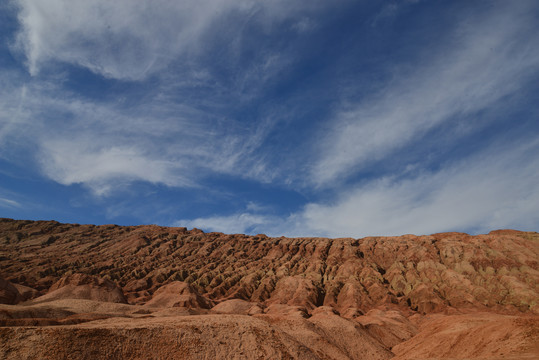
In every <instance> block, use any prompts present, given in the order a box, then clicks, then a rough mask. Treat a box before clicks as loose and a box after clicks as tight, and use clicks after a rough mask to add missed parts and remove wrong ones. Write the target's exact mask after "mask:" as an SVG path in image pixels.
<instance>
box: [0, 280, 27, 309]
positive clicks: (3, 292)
mask: <svg viewBox="0 0 539 360" xmlns="http://www.w3.org/2000/svg"><path fill="white" fill-rule="evenodd" d="M21 300H22V296H21V294H20V293H19V290H17V288H16V287H15V286H14V285H13V284H12V283H10V282H9V281H7V280H5V279H2V278H0V304H10V305H14V304H16V303H18V302H20V301H21Z"/></svg>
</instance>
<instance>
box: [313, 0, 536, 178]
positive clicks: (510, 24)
mask: <svg viewBox="0 0 539 360" xmlns="http://www.w3.org/2000/svg"><path fill="white" fill-rule="evenodd" d="M497 5H498V6H496V7H493V9H489V10H488V11H487V12H486V13H485V14H481V15H480V16H475V15H477V14H475V13H474V16H470V15H469V16H468V17H465V18H463V19H461V21H460V23H459V24H458V25H457V26H456V30H455V31H454V33H453V35H452V36H451V37H449V38H448V39H445V41H444V43H443V44H442V45H438V46H436V47H435V49H436V50H435V53H434V54H426V55H425V57H424V58H426V59H425V60H421V61H419V63H418V64H417V66H415V67H414V69H413V70H407V71H401V72H399V73H397V75H396V78H395V79H394V80H393V81H391V82H390V83H388V84H387V85H386V87H385V88H383V89H382V90H381V91H379V92H378V93H376V94H374V95H371V96H368V97H367V98H366V99H364V100H362V101H360V102H359V104H349V105H344V106H343V107H342V108H341V109H340V110H338V111H337V113H336V118H335V120H334V122H333V124H332V129H331V130H330V131H329V134H327V135H326V134H324V140H323V141H322V142H321V146H320V148H319V149H318V158H317V159H316V160H315V164H314V166H313V168H312V172H311V174H312V178H313V180H314V183H315V184H316V185H317V186H329V185H330V184H332V183H334V182H335V181H336V180H338V179H339V178H346V177H348V176H351V175H354V174H357V173H358V172H360V171H362V170H363V169H364V168H365V167H367V166H369V165H372V164H373V163H376V162H378V161H381V160H383V159H385V158H387V157H388V156H391V155H392V154H394V153H395V152H396V151H399V149H403V148H404V147H405V146H407V145H409V144H410V143H412V142H414V141H419V140H420V139H421V138H422V136H424V135H425V134H427V133H428V131H430V130H432V129H434V128H436V127H439V126H441V125H443V124H445V123H452V124H454V125H457V122H460V123H461V125H463V126H464V127H466V128H468V130H469V131H473V129H477V128H480V127H481V126H482V124H480V123H479V122H477V121H476V120H474V119H473V115H474V114H476V113H477V112H479V111H481V110H483V109H487V108H489V107H492V106H493V105H495V104H496V103H497V102H498V101H500V100H501V99H502V98H503V97H505V96H507V95H510V94H514V93H516V92H517V91H518V90H519V89H521V87H523V86H525V84H526V83H527V82H528V81H529V79H530V76H531V75H533V74H535V73H537V71H538V70H539V48H538V47H537V46H534V44H533V43H534V41H535V40H534V38H533V36H530V33H529V31H530V29H533V27H534V25H533V24H534V21H535V19H534V16H533V14H534V12H533V11H531V10H533V8H534V5H533V3H531V2H526V1H522V2H518V3H511V4H509V3H503V2H501V3H500V2H498V3H497ZM451 135H454V134H451Z"/></svg>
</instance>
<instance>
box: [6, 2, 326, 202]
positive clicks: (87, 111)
mask: <svg viewBox="0 0 539 360" xmlns="http://www.w3.org/2000/svg"><path fill="white" fill-rule="evenodd" d="M12 4H15V5H16V6H17V8H18V11H19V12H18V19H19V25H20V28H19V32H18V34H17V38H16V42H15V43H14V46H13V47H12V48H13V49H15V50H16V51H18V53H19V55H23V56H24V57H25V58H26V65H27V68H28V70H29V73H30V74H31V76H30V77H28V76H25V74H13V72H10V71H4V72H2V73H1V74H0V82H2V84H3V85H5V86H4V87H3V89H2V90H0V92H2V94H3V96H2V99H1V100H0V117H1V123H0V125H1V126H2V130H3V131H2V134H0V149H1V150H2V151H1V152H0V156H3V157H4V158H8V157H10V158H11V159H12V160H13V159H14V158H13V155H14V154H16V156H17V157H19V158H20V157H21V156H23V158H24V160H25V161H30V162H32V161H33V162H34V163H36V164H37V166H38V167H39V170H40V171H41V172H42V174H43V175H45V176H46V177H48V178H50V179H52V180H54V181H56V182H58V183H60V184H64V185H71V184H83V185H85V186H87V187H88V188H90V189H91V190H92V191H93V193H94V194H99V195H106V194H108V193H109V192H110V191H111V190H112V189H114V188H115V187H116V185H115V184H124V185H125V184H128V183H129V182H132V181H147V182H150V183H153V184H164V185H167V186H176V187H185V186H187V187H189V186H197V182H198V181H199V180H200V179H201V178H203V177H204V176H205V175H207V174H233V175H236V176H238V175H239V176H240V177H247V178H257V179H262V181H269V180H270V179H271V178H272V177H273V175H272V172H270V171H268V170H267V164H266V163H265V160H264V156H259V154H255V153H256V151H257V149H258V148H259V147H260V146H261V144H262V142H263V141H264V138H265V136H266V135H267V133H268V132H270V131H271V130H272V129H273V127H274V126H275V124H276V122H278V119H276V118H275V117H274V116H272V115H271V114H270V115H267V116H264V115H262V118H263V119H262V120H260V121H257V122H252V123H248V122H245V121H243V122H242V121H239V120H238V119H236V118H235V117H234V116H233V115H232V116H231V115H230V114H231V113H234V112H235V111H237V109H236V107H239V106H241V105H243V104H245V102H248V101H250V99H253V98H256V97H257V96H259V95H260V92H261V91H263V89H264V86H265V84H267V83H268V82H271V81H272V79H273V78H275V77H276V76H277V75H278V74H279V71H280V70H281V69H282V68H284V67H286V66H288V64H289V62H290V59H289V58H288V57H287V55H285V54H282V53H280V52H279V51H278V49H272V48H269V47H268V48H267V49H266V50H265V51H263V52H256V53H252V52H250V50H247V51H245V49H244V44H243V41H244V38H246V37H248V36H249V34H250V32H251V31H250V30H252V29H256V30H257V31H259V32H261V33H262V34H271V33H272V31H273V30H272V29H274V28H275V26H277V25H278V24H280V23H281V22H282V21H288V23H292V24H294V23H295V22H301V21H303V20H304V19H305V17H304V15H305V14H307V13H309V12H310V11H315V10H316V9H318V8H320V7H322V4H321V2H310V3H309V4H300V3H299V2H288V1H286V2H285V1H280V0H279V1H275V2H269V3H259V2H256V1H251V0H242V1H238V2H231V1H220V0H204V1H199V2H183V1H180V2H175V1H165V0H160V1H141V2H137V4H133V3H132V2H129V1H123V0H122V1H116V2H109V1H100V0H99V1H92V2H87V1H63V0H44V1H35V0H17V1H13V2H12ZM240 20H241V21H240ZM222 42H224V43H225V44H227V45H226V46H225V45H223V44H222ZM229 45H230V46H229ZM244 52H247V53H248V54H249V55H248V56H247V57H246V56H245V55H244V54H243V53H244ZM216 54H218V58H219V61H217V62H215V61H213V60H214V59H215V57H216ZM245 57H246V58H245ZM66 64H67V65H72V66H74V67H76V68H84V69H88V70H90V71H91V72H92V73H94V76H95V78H96V79H98V81H100V82H102V83H107V82H108V83H107V84H113V85H114V84H115V85H114V86H118V87H120V88H121V89H123V90H124V91H121V92H120V93H119V94H116V93H114V92H113V91H110V92H109V93H108V95H110V97H104V98H99V99H95V98H93V97H92V96H87V94H86V93H85V92H84V89H82V91H81V90H79V89H73V88H72V87H70V86H71V85H72V83H70V81H71V80H70V78H69V77H70V75H69V73H68V72H69V71H70V70H66V67H65V65H66ZM43 69H47V70H46V71H41V70H43ZM84 76H86V77H87V78H88V80H87V81H88V82H89V83H92V82H93V81H95V79H93V78H91V77H89V75H84ZM152 77H153V78H152ZM152 79H153V80H152ZM118 81H119V82H120V83H118ZM125 81H128V83H129V84H130V85H129V86H127V85H125V83H124V82H125ZM122 83H123V84H122ZM70 84H71V85H70ZM111 86H112V85H111ZM125 90H127V91H125ZM120 94H121V95H120ZM134 98H139V100H138V101H134V100H133V99H134ZM258 115H259V116H260V114H258Z"/></svg>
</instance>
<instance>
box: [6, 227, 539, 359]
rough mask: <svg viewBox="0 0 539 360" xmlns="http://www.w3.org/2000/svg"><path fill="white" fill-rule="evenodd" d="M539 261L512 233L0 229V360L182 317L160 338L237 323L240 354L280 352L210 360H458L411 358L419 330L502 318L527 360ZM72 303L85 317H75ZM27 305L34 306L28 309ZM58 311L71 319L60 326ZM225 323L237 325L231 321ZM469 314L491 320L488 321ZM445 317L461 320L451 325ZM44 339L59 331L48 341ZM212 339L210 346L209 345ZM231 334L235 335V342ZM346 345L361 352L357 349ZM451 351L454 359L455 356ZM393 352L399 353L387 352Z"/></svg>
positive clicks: (527, 238) (537, 240)
mask: <svg viewBox="0 0 539 360" xmlns="http://www.w3.org/2000/svg"><path fill="white" fill-rule="evenodd" d="M538 261H539V234H537V233H530V232H519V231H513V230H500V231H493V232H491V233H489V234H488V235H478V236H470V235H467V234H462V233H441V234H434V235H429V236H414V235H404V236H399V237H369V238H363V239H348V238H347V239H325V238H284V237H281V238H269V237H266V236H265V235H257V236H246V235H225V234H221V233H204V232H202V231H200V230H197V229H193V230H187V229H185V228H165V227H158V226H136V227H122V226H116V225H104V226H94V225H76V224H75V225H73V224H60V223H57V222H54V221H46V222H44V221H39V222H32V221H14V220H10V219H2V220H0V271H1V273H0V274H1V277H3V278H4V279H6V280H8V281H9V282H10V283H11V284H13V286H14V287H15V288H16V289H17V293H15V292H13V291H12V289H11V288H9V289H11V290H8V286H7V285H6V286H4V290H3V294H4V297H3V298H5V299H6V300H4V301H3V302H4V303H11V304H12V305H4V307H3V308H2V309H0V313H2V314H3V316H2V319H3V324H4V325H5V326H9V328H4V330H3V331H4V333H3V334H2V336H3V338H4V339H5V340H4V343H3V349H4V351H7V352H5V354H9V353H10V351H11V352H13V354H19V353H20V352H21V351H31V348H29V349H26V350H24V349H23V348H22V347H16V346H15V347H14V348H13V349H11V348H10V347H9V344H10V343H11V344H13V343H15V342H16V341H15V339H16V338H17V337H19V336H23V337H24V336H30V335H29V333H28V332H30V333H32V334H33V335H32V336H35V331H34V332H33V330H28V328H26V327H25V326H26V325H38V326H41V329H42V332H40V334H41V336H43V338H42V339H41V340H42V341H47V342H49V341H51V340H50V339H49V338H48V337H50V336H52V335H51V334H56V335H55V336H60V337H62V336H68V337H69V334H70V331H75V330H73V329H72V330H69V329H70V328H69V326H72V327H73V326H75V327H76V329H77V330H76V331H78V332H83V333H85V331H86V333H85V334H89V333H92V332H91V331H90V330H88V329H93V330H92V331H94V332H95V331H97V330H96V328H95V327H96V326H97V329H99V331H105V330H104V329H106V331H105V332H104V333H99V334H101V335H99V336H104V338H107V337H109V336H110V339H112V338H114V337H118V336H120V335H119V334H118V332H117V331H114V330H111V328H115V326H116V325H113V322H111V321H112V320H111V319H114V318H115V319H116V322H115V323H116V324H119V323H123V324H124V325H122V326H123V327H122V329H123V330H122V331H123V332H122V334H123V335H121V336H124V337H127V338H131V337H133V336H134V337H135V338H136V336H138V335H136V331H135V335H133V334H134V333H133V332H130V330H129V329H130V328H131V327H133V326H135V328H137V326H136V325H133V324H139V326H142V324H143V323H142V322H141V323H137V321H139V322H140V321H141V318H144V319H146V318H149V317H151V318H152V319H153V320H152V321H153V322H156V321H157V322H159V321H158V320H156V319H159V318H160V317H159V316H158V315H159V314H160V316H161V315H162V316H164V315H163V314H165V315H166V316H165V317H167V318H168V317H170V316H172V315H177V316H179V318H176V317H175V320H174V321H173V322H171V323H169V325H170V324H172V323H175V324H177V325H174V326H172V325H171V326H172V327H171V328H170V331H171V333H167V334H168V335H166V336H171V337H172V338H174V337H176V336H178V333H177V332H178V331H179V332H182V331H184V332H185V331H187V332H188V333H189V334H190V335H189V336H191V337H192V336H194V338H197V336H198V335H197V334H201V333H200V332H199V331H202V330H200V329H199V330H197V331H195V333H192V332H189V331H188V329H189V328H190V327H189V326H190V325H189V326H188V325H187V323H189V321H190V320H189V321H188V320H186V318H185V316H189V315H190V316H192V315H197V317H198V318H199V320H200V321H201V322H200V323H201V324H202V325H204V324H206V325H204V326H206V330H204V331H206V332H208V334H209V333H212V334H213V332H215V329H214V328H213V327H212V326H213V325H215V324H217V323H221V322H224V324H229V322H231V323H234V321H237V322H239V323H241V324H243V325H241V326H240V325H235V326H236V327H235V328H236V329H238V328H242V326H244V327H246V328H248V329H257V330H256V331H254V330H253V331H251V332H250V331H249V330H245V331H246V333H250V334H251V336H252V339H251V340H252V341H251V340H249V341H251V342H252V343H251V342H249V341H247V340H246V341H245V344H246V345H245V346H247V348H248V347H249V346H254V347H256V346H255V345H256V343H257V341H259V340H260V339H259V338H267V339H270V340H268V341H270V342H271V341H275V343H272V344H273V345H272V346H269V347H268V348H267V349H266V348H264V349H265V350H264V351H265V352H260V351H262V350H260V349H259V350H260V351H258V350H256V351H255V350H253V349H251V350H252V351H251V350H249V351H251V352H249V351H247V348H244V347H242V346H240V348H241V349H240V348H238V349H236V348H235V347H234V346H239V345H237V344H235V345H234V346H232V345H231V344H230V343H229V340H230V339H229V338H227V337H226V336H225V337H223V336H224V335H223V334H221V335H216V334H213V335H211V337H212V340H211V341H210V340H208V341H210V343H212V344H213V342H212V341H217V340H216V339H220V340H219V341H221V342H222V344H221V345H219V344H218V343H217V344H213V345H211V346H210V345H208V346H209V348H208V349H210V350H208V349H206V352H205V353H204V352H203V353H201V354H208V351H210V352H211V351H216V350H215V348H216V347H217V348H219V346H221V347H222V349H221V350H222V351H225V348H226V349H228V350H226V351H229V352H228V353H227V352H226V351H225V352H223V354H225V353H227V354H239V352H240V351H246V353H245V354H247V353H248V354H250V355H245V356H244V357H241V356H240V357H239V358H256V356H259V357H260V356H261V357H262V358H287V356H289V358H317V357H318V358H352V359H355V358H361V356H363V357H365V356H366V357H367V358H373V359H374V358H380V359H382V358H384V359H385V358H391V357H392V356H394V355H399V356H401V358H414V356H415V357H417V356H419V355H418V354H421V356H425V358H427V357H429V356H430V357H437V356H442V357H445V356H450V355H451V356H453V357H455V356H454V355H455V354H454V353H453V354H451V353H448V354H438V353H436V351H441V350H440V349H441V348H440V347H432V349H431V350H425V351H424V353H421V352H419V353H417V351H416V350H417V349H418V346H417V345H414V347H412V348H411V347H410V346H411V345H410V346H408V347H407V344H415V343H413V341H416V342H418V341H419V342H420V341H423V342H425V340H421V339H422V338H425V337H426V338H429V337H433V336H435V334H434V333H428V334H425V333H424V331H427V330H425V329H424V328H422V326H423V325H424V324H428V323H429V321H430V322H431V323H433V324H434V323H435V324H438V327H437V328H436V329H438V330H437V331H442V333H443V332H444V330H443V329H444V326H447V327H449V328H450V327H451V326H453V325H451V324H453V323H454V322H455V321H456V322H458V321H461V322H462V321H464V322H466V321H468V320H466V319H472V318H473V317H475V318H474V319H475V320H473V321H472V320H470V321H471V322H468V323H467V324H469V325H470V326H469V328H467V327H466V326H460V327H458V328H459V329H461V330H462V329H464V328H466V329H468V330H469V331H471V332H473V331H475V330H474V329H475V327H474V326H486V328H487V329H488V326H490V325H489V324H490V322H489V321H494V320H492V319H494V318H496V317H499V318H496V319H497V320H496V321H505V322H507V324H508V325H507V327H506V329H511V326H513V325H514V324H516V322H515V321H517V320H518V321H520V320H519V319H521V318H522V317H524V318H525V319H526V321H525V324H526V325H525V326H524V325H523V326H520V327H519V326H516V325H514V329H513V330H514V331H513V332H512V334H520V335H518V336H520V337H518V336H517V335H515V336H517V338H518V341H517V340H515V341H516V342H518V344H521V345H518V346H517V345H514V344H513V343H512V344H513V345H514V347H515V349H517V350H514V352H516V353H519V351H520V352H522V351H524V352H526V351H532V350H533V349H532V350H530V346H531V345H530V344H533V343H534V342H535V340H536V339H537V331H538V330H537V329H538V326H537V314H539V306H538V302H539V301H538V299H539V271H538ZM8 284H9V283H8ZM10 291H11V292H10ZM8 298H9V299H8ZM66 299H71V300H70V301H71V303H69V304H70V305H69V306H68V305H66V304H65V303H63V304H64V305H62V306H59V305H58V304H62V301H64V302H65V301H66ZM75 299H78V300H77V301H78V302H77V303H76V304H78V305H73V304H74V303H73V301H75ZM24 300H26V301H27V302H23V303H21V301H24ZM88 301H93V302H96V303H99V304H103V303H108V304H112V303H114V304H116V305H114V306H116V308H114V309H115V310H114V311H112V310H110V311H105V310H103V308H102V306H103V305H99V306H101V308H100V307H99V306H97V305H93V307H90V308H88V306H89V305H88V303H87V302H88ZM16 303H19V304H18V305H14V304H16ZM82 303H84V304H86V305H84V306H82V305H81V304H82ZM110 306H112V305H110ZM70 307H71V308H70ZM47 309H48V310H47ZM51 309H52V310H51ZM61 309H63V310H65V311H67V312H66V313H61ZM66 309H67V310H66ZM141 309H142V310H141ZM166 309H168V310H166ZM171 309H175V310H174V311H172V310H171ZM47 311H49V312H47ZM51 311H52V313H54V314H55V315H54V316H53V315H51ZM171 311H172V313H171ZM119 313H120V314H122V316H121V317H118V316H117V315H118V314H119ZM114 314H116V315H114ZM171 314H172V315H171ZM216 314H220V315H216ZM223 314H229V315H227V316H232V317H233V318H227V319H228V320H223V316H224V315H223ZM472 314H491V315H489V316H491V318H490V319H491V320H488V319H487V318H482V317H481V316H482V315H472ZM113 315H114V316H113ZM438 316H444V319H445V318H448V319H450V318H451V317H454V318H455V319H458V320H452V321H453V323H451V324H446V325H443V324H444V323H443V319H441V320H440V319H439V318H438ZM459 316H461V317H459ZM462 316H465V317H464V318H462ZM120 318H121V320H118V319H120ZM31 319H33V320H31ZM36 319H42V320H36ZM43 319H45V320H43ZM451 319H453V318H451ZM478 319H482V320H478ZM285 320H286V321H285ZM107 321H108V323H107ZM152 321H150V322H149V323H152ZM436 321H438V322H436ZM100 322H104V323H100ZM127 323H129V324H132V325H129V326H127V325H126V324H127ZM70 324H72V325H70ZM76 324H78V325H76ZM96 324H98V325H96ZM99 324H101V325H99ZM178 324H179V325H178ZM181 324H183V325H181ZM189 324H191V323H189ZM212 324H213V325H212ZM264 324H266V325H264ZM440 324H442V325H440ZM510 324H513V325H510ZM42 326H52V328H47V329H48V330H46V331H45V328H43V327H42ZM54 326H56V327H54ZM182 326H183V327H182ZM204 326H203V327H204ZM215 326H217V325H215ZM219 326H221V325H219ZM222 326H223V327H226V326H228V325H222ZM230 326H231V327H232V325H230ZM268 326H269V327H268ZM150 328H151V326H150ZM429 328H432V326H430V327H429ZM62 329H63V330H62ZM84 329H86V330H84ZM182 329H183V330H182ZM211 329H213V330H211ZM470 329H471V330H470ZM210 330H211V331H210ZM468 330H467V331H468ZM88 331H90V332H88ZM145 331H147V332H148V333H146V332H144V331H143V332H141V333H140V336H141V337H140V339H139V340H140V341H143V340H141V339H143V338H144V336H148V341H149V339H151V337H152V335H151V333H152V331H151V330H148V329H146V330H145ZM160 331H162V329H161V330H160ZM193 331H194V330H193ZM204 331H202V335H200V336H202V338H203V337H204V336H206V335H208V334H206V335H204ZM226 331H228V332H230V331H232V333H234V334H236V332H235V331H236V330H234V331H233V330H230V329H228V330H226ZM430 331H434V330H432V329H431V330H430ZM462 331H463V330H462ZM57 332H60V333H61V334H63V335H58V334H60V333H58V334H57ZM266 332H268V333H267V334H266ZM336 332H337V334H336ZM25 334H26V335H25ZM92 334H93V333H92ZM96 334H97V333H96ZM103 334H108V335H103ZM256 334H258V335H256ZM263 334H266V335H263ZM268 334H269V335H268ZM203 335H204V336H203ZM498 335H499V336H502V337H503V336H505V335H504V334H501V335H500V334H498ZM91 336H94V335H91ZM95 336H98V335H95ZM121 336H120V337H121ZM163 336H164V338H166V336H165V335H163ZM185 336H187V335H185ZM189 336H187V338H189ZM200 336H199V337H200ZM208 336H209V335H208ZM230 336H232V337H234V336H235V335H234V336H233V335H230ZM238 336H239V335H238ZM332 336H333V337H335V336H336V337H335V338H332ZM45 338H47V339H48V340H45ZM346 338H356V339H357V338H361V339H363V340H361V345H357V346H356V347H354V345H351V343H350V340H346ZM7 339H11V340H9V341H8V340H7ZM257 339H258V340H257ZM515 339H516V338H515ZM526 339H527V340H526ZM58 341H60V340H58ZM163 341H164V340H163ZM193 341H195V340H193ZM196 341H203V339H199V340H196ZM196 341H195V342H196ZM235 341H239V340H237V339H236V340H235ZM448 341H449V340H448ZM454 341H457V342H458V341H460V342H462V339H461V338H459V339H456V340H454ZM492 341H494V340H492ZM515 341H514V342H515ZM75 343H76V342H75ZM75 343H74V344H75ZM240 343H241V341H240ZM188 344H189V342H186V343H184V344H183V345H182V346H184V347H182V346H179V345H178V346H179V347H178V348H177V349H176V350H177V352H175V353H174V352H173V353H163V354H169V355H170V354H172V355H170V356H179V355H178V354H184V355H182V356H185V357H186V358H204V357H202V355H200V354H199V355H200V356H199V355H196V352H195V353H192V352H188V351H187V350H185V349H187V348H186V347H185V346H187V345H188ZM226 344H228V345H226ZM247 344H251V345H247ZM451 344H453V343H450V346H448V348H449V349H450V350H451V349H454V348H455V347H454V345H455V344H453V345H451ZM109 345H110V344H109ZM191 345H192V344H191ZM225 345H226V346H225ZM506 345H507V346H509V344H506ZM73 346H75V345H73ZM111 346H112V345H111ZM230 346H232V347H230ZM358 346H359V347H358ZM462 346H463V347H464V348H465V347H466V346H465V345H462ZM519 346H520V347H519ZM187 347H189V346H187ZM195 348H197V347H196V346H194V345H193V349H195ZM393 348H395V349H397V350H398V351H400V353H399V352H397V351H396V350H395V351H393V352H392V349H393ZM457 348H458V347H457ZM6 349H11V350H9V351H8V350H6ZM33 349H35V347H33ZM101 349H103V347H101ZM171 349H172V348H169V349H168V350H167V351H169V350H170V351H173V349H172V350H171ZM211 349H213V350H211ZM278 349H281V350H283V349H284V350H283V351H280V352H279V350H278ZM413 349H415V350H413ZM425 349H427V347H425ZM518 349H520V350H518ZM124 350H125V351H126V352H120V353H118V354H119V355H118V354H117V356H119V357H126V356H127V357H128V355H127V354H129V351H134V350H133V349H131V350H128V349H127V350H126V349H124ZM176 350H174V351H176ZM221 350H220V351H221ZM96 351H99V349H96ZM111 351H112V350H111ZM117 351H120V350H117ZM141 351H143V350H141ZM163 351H164V350H163ZM182 351H183V352H182ZM186 351H187V352H186ZM197 351H198V350H197ZM272 351H273V352H272ZM414 351H416V352H415V353H414ZM429 351H430V352H429ZM489 351H490V348H489V347H488V346H487V347H486V348H484V349H483V352H476V353H475V354H476V355H473V353H470V352H466V351H465V350H463V352H462V354H463V355H462V356H467V357H477V356H484V355H485V354H486V355H488V356H491V357H495V356H502V355H503V349H502V350H500V349H498V350H496V351H498V352H489ZM133 354H135V353H133ZM137 354H138V353H137ZM174 354H176V355H174ZM264 354H265V355H264ZM270 354H272V355H271V356H270ZM286 354H288V355H286ZM368 354H370V355H368ZM500 354H502V355H500ZM169 355H166V356H169ZM255 355H256V356H255ZM486 355H485V356H486ZM51 356H52V355H51ZM137 356H140V357H144V355H140V354H139V355H137ZM163 356H165V355H163ZM182 356H180V358H181V357H182ZM223 356H224V355H223ZM52 357H53V356H52ZM52 357H51V358H52ZM457 357H458V356H457ZM88 358H91V357H88ZM222 358H226V357H222Z"/></svg>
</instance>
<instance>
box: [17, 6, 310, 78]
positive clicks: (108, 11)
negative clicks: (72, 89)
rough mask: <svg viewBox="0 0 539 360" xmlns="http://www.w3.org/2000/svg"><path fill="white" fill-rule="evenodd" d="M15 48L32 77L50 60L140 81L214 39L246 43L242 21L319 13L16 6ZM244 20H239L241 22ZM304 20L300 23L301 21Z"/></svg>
mask: <svg viewBox="0 0 539 360" xmlns="http://www.w3.org/2000/svg"><path fill="white" fill-rule="evenodd" d="M16 3H17V4H18V6H19V7H20V12H19V21H20V23H21V26H22V28H21V31H20V33H19V35H18V38H17V47H18V48H19V50H20V51H22V52H23V53H24V54H25V56H26V58H27V65H28V68H29V71H30V73H31V74H34V75H35V74H37V73H38V72H39V69H40V67H42V66H43V65H44V64H46V63H47V62H50V61H59V62H64V63H69V64H73V65H77V66H81V67H85V68H88V69H89V70H91V71H93V72H94V73H96V74H100V75H102V76H105V77H108V78H114V79H124V80H142V79H144V78H146V77H148V76H150V75H152V74H154V73H156V72H158V71H160V70H163V69H164V68H166V67H167V66H169V65H170V64H171V63H174V62H178V61H179V62H180V63H182V64H184V65H185V64H188V63H189V60H190V59H192V57H193V56H196V55H198V54H200V53H204V52H206V51H208V48H211V47H212V46H214V45H215V44H212V42H213V41H215V36H217V34H218V36H225V37H226V36H229V37H230V38H231V39H234V38H235V37H241V35H242V34H241V32H242V31H243V27H244V24H243V22H244V21H245V20H244V19H250V18H253V17H254V18H256V20H257V22H258V23H260V25H261V26H263V27H266V28H268V29H269V28H271V26H272V23H273V22H274V21H277V22H278V21H282V20H283V19H287V18H290V17H291V16H295V15H296V14H297V13H298V12H299V13H301V12H303V11H305V10H308V9H313V8H316V7H319V6H320V2H317V1H315V2H309V4H299V2H294V1H292V2H290V1H281V0H278V1H271V2H257V1H254V0H240V1H222V0H202V1H195V2H193V1H170V0H158V1H149V0H143V1H137V2H136V3H133V2H132V1H128V0H118V1H114V2H110V1H105V0H97V1H82V0H74V1H66V0H43V1H40V0H18V1H16ZM240 19H241V20H240ZM298 21H299V20H298Z"/></svg>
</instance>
